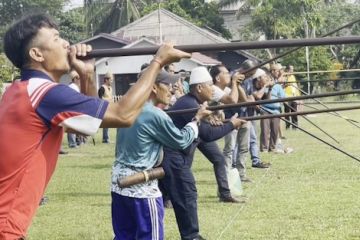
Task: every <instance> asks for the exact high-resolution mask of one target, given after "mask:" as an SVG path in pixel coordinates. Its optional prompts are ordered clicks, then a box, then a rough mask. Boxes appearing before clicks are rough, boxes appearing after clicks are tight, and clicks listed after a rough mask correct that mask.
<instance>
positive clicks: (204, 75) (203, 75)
mask: <svg viewBox="0 0 360 240" xmlns="http://www.w3.org/2000/svg"><path fill="white" fill-rule="evenodd" d="M210 81H212V77H211V76H210V73H209V71H208V70H207V69H206V67H196V68H194V69H193V70H192V71H191V74H190V81H189V85H193V84H199V83H205V82H210Z"/></svg>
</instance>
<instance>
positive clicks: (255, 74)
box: [252, 68, 266, 79]
mask: <svg viewBox="0 0 360 240" xmlns="http://www.w3.org/2000/svg"><path fill="white" fill-rule="evenodd" d="M262 75H266V72H265V71H264V70H262V69H260V68H258V69H256V72H255V73H254V75H252V78H253V79H255V78H258V77H261V76H262Z"/></svg>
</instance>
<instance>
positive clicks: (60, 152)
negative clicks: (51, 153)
mask: <svg viewBox="0 0 360 240" xmlns="http://www.w3.org/2000/svg"><path fill="white" fill-rule="evenodd" d="M59 154H68V152H65V151H64V150H60V151H59Z"/></svg>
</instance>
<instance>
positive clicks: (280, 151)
mask: <svg viewBox="0 0 360 240" xmlns="http://www.w3.org/2000/svg"><path fill="white" fill-rule="evenodd" d="M271 152H273V153H278V154H284V153H285V151H284V150H282V149H279V148H276V149H274V150H273V151H271Z"/></svg>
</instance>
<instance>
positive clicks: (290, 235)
mask: <svg viewBox="0 0 360 240" xmlns="http://www.w3.org/2000/svg"><path fill="white" fill-rule="evenodd" d="M338 106H339V105H336V107H338ZM342 114H343V115H346V116H348V117H351V118H353V119H355V120H358V121H360V111H349V112H343V113H342ZM310 119H311V120H312V121H314V122H315V123H318V124H319V125H321V127H323V128H324V129H325V130H327V131H328V132H329V133H330V134H332V135H333V136H335V137H336V138H337V139H338V140H339V141H340V142H341V145H340V146H341V148H343V149H345V150H346V151H348V152H351V153H353V154H354V155H355V156H360V149H359V145H360V140H359V136H360V129H359V128H355V127H354V126H352V125H350V124H348V123H347V122H346V121H344V120H342V119H340V118H336V117H333V116H331V115H328V114H321V115H320V114H317V115H316V116H310ZM300 122H301V126H302V127H304V128H306V129H308V130H309V131H311V132H312V133H315V134H317V135H318V136H321V137H322V138H323V139H326V140H327V141H329V142H331V139H328V138H327V137H326V136H325V135H324V134H322V133H321V132H319V131H318V130H316V129H315V128H314V127H312V126H310V125H309V124H308V123H306V122H305V121H304V120H301V119H300ZM284 132H285V135H286V137H287V140H285V144H286V145H287V146H291V147H293V148H294V149H295V152H294V153H292V154H289V155H276V154H270V153H266V154H262V155H261V156H262V159H263V160H264V161H270V162H271V163H272V167H271V168H270V169H268V170H263V169H252V168H250V167H249V168H248V169H247V170H248V172H247V173H248V176H249V177H250V178H251V179H253V180H254V181H255V182H254V183H250V184H246V185H244V193H245V195H246V196H247V197H248V202H247V203H246V204H223V203H219V202H218V198H217V197H216V184H215V177H214V174H213V170H212V166H211V164H210V163H209V161H208V160H206V158H204V157H203V156H202V155H201V154H200V153H197V154H196V159H195V161H194V165H193V171H194V174H195V177H196V180H197V188H198V194H199V198H198V208H199V219H200V229H201V234H202V235H203V236H204V237H206V238H207V239H210V240H212V239H225V240H232V239H233V240H235V239H360V228H359V219H360V200H359V196H360V181H359V180H360V163H359V162H356V161H354V160H352V159H350V158H349V157H347V156H345V155H343V154H341V153H339V152H337V151H335V150H332V149H331V148H330V147H327V146H325V145H324V144H322V143H320V142H318V141H317V140H315V139H313V138H311V137H308V136H307V135H305V134H303V133H302V132H300V131H284ZM100 133H101V131H99V133H98V135H97V136H96V137H95V140H96V146H93V145H92V144H91V143H90V142H89V143H88V144H86V145H84V146H82V147H81V148H79V149H75V150H73V149H67V147H66V141H65V142H64V148H65V150H66V151H69V154H68V155H63V156H60V158H59V161H58V166H57V170H56V172H55V174H54V176H53V178H52V180H51V182H50V184H49V186H48V189H47V191H46V196H48V197H49V202H48V204H47V205H45V206H42V207H40V208H39V210H38V212H37V215H36V217H35V219H34V221H33V224H32V226H31V227H30V229H29V239H30V240H34V239H35V240H37V239H40V240H42V239H52V240H54V239H66V240H68V239H69V240H71V239H92V240H102V239H104V240H105V239H108V240H110V239H112V237H113V233H112V227H111V215H110V201H111V198H110V193H109V189H110V183H109V182H110V173H111V165H112V161H113V158H114V144H109V145H106V144H102V143H101V141H100V140H101V139H100ZM114 134H115V130H112V132H111V135H112V140H113V141H114ZM219 143H220V145H222V144H223V143H222V141H220V142H219ZM334 144H335V145H336V143H334ZM248 165H250V161H249V162H248ZM165 235H166V239H179V234H178V230H177V225H176V221H175V217H174V214H173V210H171V209H170V210H166V216H165Z"/></svg>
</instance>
